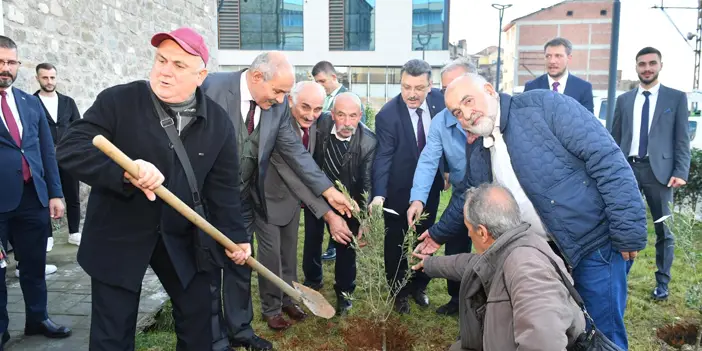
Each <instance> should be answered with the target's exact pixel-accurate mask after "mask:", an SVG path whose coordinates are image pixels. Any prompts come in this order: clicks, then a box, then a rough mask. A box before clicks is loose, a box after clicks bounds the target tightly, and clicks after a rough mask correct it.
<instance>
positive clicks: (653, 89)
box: [636, 82, 661, 96]
mask: <svg viewBox="0 0 702 351" xmlns="http://www.w3.org/2000/svg"><path fill="white" fill-rule="evenodd" d="M659 90H661V83H660V82H658V83H656V85H654V86H652V87H651V89H648V91H649V92H650V93H651V96H657V95H658V91H659ZM644 91H647V90H646V89H644V88H643V87H642V86H641V85H639V90H638V91H637V92H636V93H637V94H638V95H643V92H644Z"/></svg>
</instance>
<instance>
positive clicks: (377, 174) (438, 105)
mask: <svg viewBox="0 0 702 351" xmlns="http://www.w3.org/2000/svg"><path fill="white" fill-rule="evenodd" d="M431 79H432V78H431V66H430V65H429V64H428V63H426V62H425V61H422V60H417V59H414V60H410V61H408V62H407V63H405V65H404V66H403V67H402V70H401V78H400V85H401V91H400V94H399V95H397V96H396V97H394V98H393V99H392V100H390V101H388V103H386V104H385V106H383V108H381V109H380V111H379V112H378V115H377V116H376V117H375V132H376V135H377V137H378V150H377V153H376V156H375V162H374V164H373V192H372V194H373V201H372V202H371V208H372V207H378V209H379V210H380V208H382V207H383V206H385V207H386V208H389V209H391V210H393V211H395V212H397V214H393V213H388V212H386V211H384V217H385V229H386V231H387V233H386V235H385V274H386V276H387V280H388V284H390V286H391V288H392V289H393V290H396V289H397V285H398V282H399V281H402V280H403V279H404V277H405V272H406V271H407V259H406V257H404V256H403V254H404V251H403V248H402V243H403V242H404V237H405V233H406V232H407V229H408V228H409V226H408V223H407V217H406V216H405V214H406V213H407V210H408V209H409V206H410V190H411V189H412V181H413V177H414V171H415V170H416V169H417V162H418V161H419V155H420V154H421V153H422V150H423V149H424V146H425V145H426V143H427V134H428V132H429V128H430V125H431V122H432V118H433V117H434V116H435V115H436V114H437V113H439V112H440V111H441V110H443V109H444V108H445V106H444V99H443V95H442V94H441V91H440V90H439V89H434V88H432V86H431V82H432V80H431ZM442 174H443V172H442V171H441V170H440V171H438V172H435V174H433V175H431V177H432V179H433V181H432V183H431V188H430V190H429V192H428V196H427V200H426V206H425V207H424V208H425V211H426V212H427V213H428V217H427V219H426V220H425V221H422V223H420V224H419V225H418V226H417V232H418V233H421V232H423V231H424V230H425V229H426V228H428V226H430V225H431V224H432V223H434V220H435V219H436V211H437V209H438V207H439V195H440V192H441V189H443V187H444V179H443V176H442ZM463 232H465V230H463ZM428 284H429V277H428V276H427V275H426V274H424V272H416V273H414V276H413V277H412V279H411V280H410V282H409V283H408V284H407V285H406V286H405V287H404V288H403V289H401V290H400V291H399V292H398V294H397V298H396V299H395V310H397V311H398V312H400V313H409V311H410V305H409V295H412V297H413V298H414V301H415V302H416V303H417V304H418V305H419V306H421V307H426V306H429V297H428V296H427V294H426V287H427V285H428Z"/></svg>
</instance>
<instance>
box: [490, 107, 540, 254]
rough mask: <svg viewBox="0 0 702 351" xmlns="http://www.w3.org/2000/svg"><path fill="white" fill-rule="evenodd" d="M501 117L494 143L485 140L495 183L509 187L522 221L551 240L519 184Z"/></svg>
mask: <svg viewBox="0 0 702 351" xmlns="http://www.w3.org/2000/svg"><path fill="white" fill-rule="evenodd" d="M499 116H500V112H499V110H498V112H497V122H496V123H495V129H494V131H493V133H492V136H493V137H494V142H492V138H487V137H486V138H483V140H484V144H483V145H484V146H485V147H488V148H489V149H490V161H491V163H492V177H493V179H494V181H495V182H497V183H499V184H501V185H503V186H505V187H507V189H509V191H511V192H512V195H513V196H514V199H515V200H517V204H519V212H520V213H521V216H522V221H524V222H527V223H529V224H531V229H532V230H533V231H534V232H535V233H536V234H539V235H541V236H542V237H544V238H545V239H547V240H550V239H549V238H548V236H547V235H546V229H544V225H543V223H542V222H541V217H539V214H538V213H536V209H535V208H534V205H533V204H532V203H531V201H530V200H529V198H528V197H527V196H526V193H525V192H524V189H522V186H521V184H519V180H518V179H517V175H516V174H515V173H514V169H513V168H512V160H511V158H510V157H509V152H507V144H505V141H504V139H503V138H502V133H500V127H499V119H500V117H499Z"/></svg>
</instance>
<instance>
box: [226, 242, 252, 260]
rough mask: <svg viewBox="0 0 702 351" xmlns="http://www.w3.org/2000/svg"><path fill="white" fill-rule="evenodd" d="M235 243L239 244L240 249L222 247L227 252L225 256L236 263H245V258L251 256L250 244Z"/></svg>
mask: <svg viewBox="0 0 702 351" xmlns="http://www.w3.org/2000/svg"><path fill="white" fill-rule="evenodd" d="M237 245H239V247H240V248H241V250H238V251H236V252H231V251H229V250H228V249H224V251H225V252H226V253H227V257H229V259H230V260H232V261H234V263H236V264H238V265H243V264H245V263H246V260H247V259H248V258H249V257H250V256H251V244H249V243H243V244H237Z"/></svg>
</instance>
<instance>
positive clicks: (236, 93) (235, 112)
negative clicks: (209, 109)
mask: <svg viewBox="0 0 702 351" xmlns="http://www.w3.org/2000/svg"><path fill="white" fill-rule="evenodd" d="M242 74H243V73H242V72H236V73H234V75H233V78H232V79H233V80H234V82H232V86H231V88H230V89H229V94H227V109H228V110H229V117H230V118H231V119H232V122H234V131H235V132H236V133H237V135H239V130H238V129H239V124H240V123H238V121H239V120H241V119H242V118H244V117H243V116H242V115H241V87H240V86H239V82H240V79H241V75H242ZM236 88H238V89H236ZM236 118H238V119H239V120H237V119H236Z"/></svg>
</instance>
